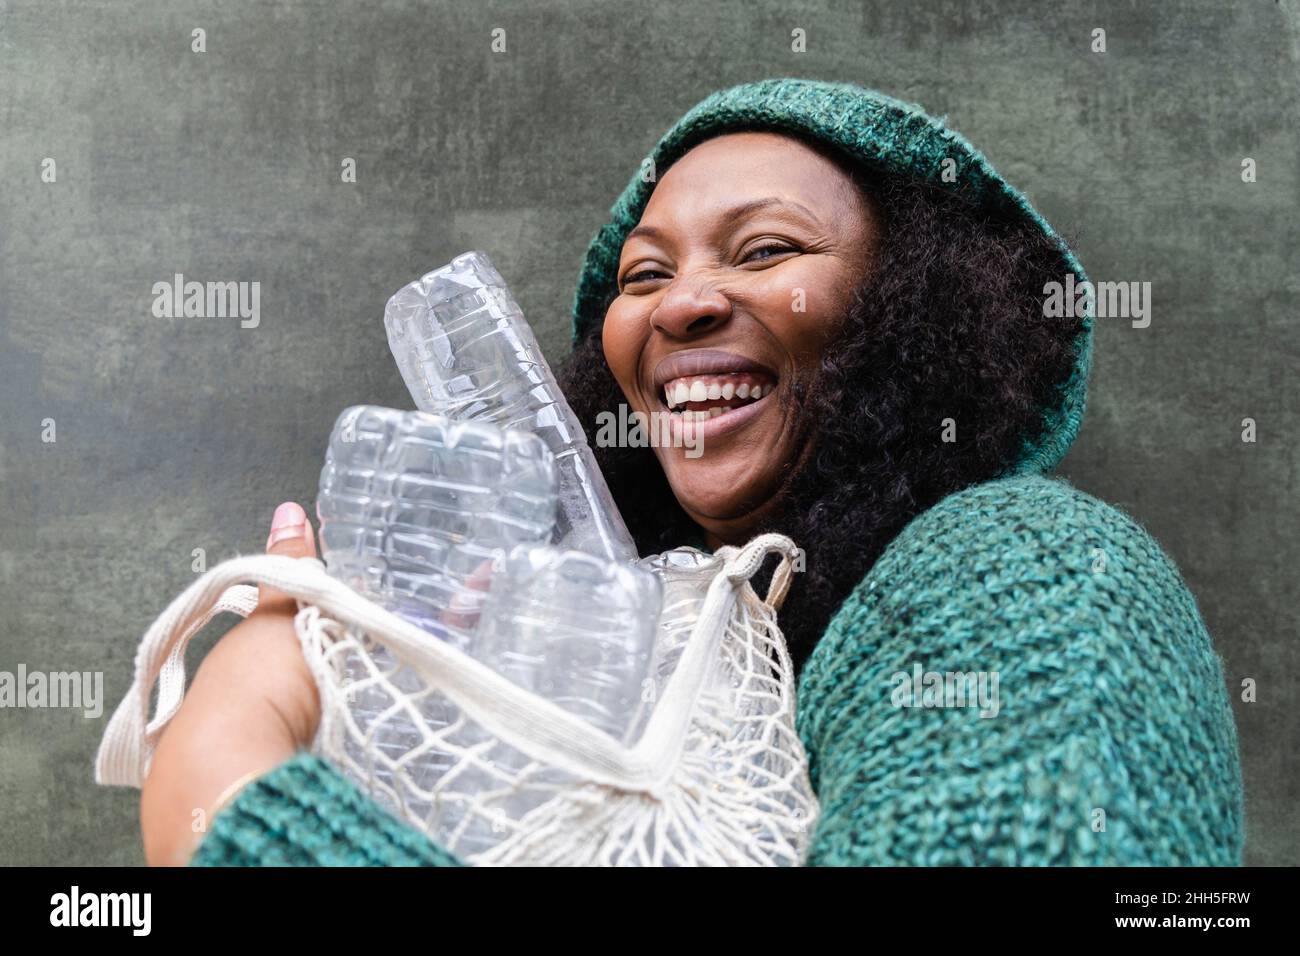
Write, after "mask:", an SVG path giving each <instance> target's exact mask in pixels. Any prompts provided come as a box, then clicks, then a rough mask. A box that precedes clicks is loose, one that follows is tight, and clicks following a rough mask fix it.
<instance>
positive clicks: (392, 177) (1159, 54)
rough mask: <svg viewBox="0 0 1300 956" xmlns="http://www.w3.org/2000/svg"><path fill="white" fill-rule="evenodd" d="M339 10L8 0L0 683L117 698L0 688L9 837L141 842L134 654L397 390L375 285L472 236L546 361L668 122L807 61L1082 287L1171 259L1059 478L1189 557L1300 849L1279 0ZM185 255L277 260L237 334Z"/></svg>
mask: <svg viewBox="0 0 1300 956" xmlns="http://www.w3.org/2000/svg"><path fill="white" fill-rule="evenodd" d="M342 6H343V5H341V4H338V5H336V4H334V3H332V2H289V0H278V2H264V3H258V4H248V5H245V4H230V3H216V2H209V3H195V2H188V0H186V2H177V0H148V2H142V3H133V4H129V5H128V4H124V3H122V4H113V3H90V2H53V0H23V2H0V411H2V414H0V670H11V671H12V670H14V669H15V668H16V667H17V665H18V664H19V663H24V664H26V665H27V667H29V668H31V669H43V670H51V669H58V670H67V669H77V670H87V671H94V670H99V671H103V673H104V680H105V696H106V698H107V708H106V713H105V714H104V716H102V717H101V718H99V719H98V720H90V719H86V718H84V717H83V716H80V715H79V714H74V713H72V712H69V711H66V710H6V711H2V712H0V862H4V863H39V862H59V863H82V864H92V863H136V862H139V861H140V860H141V859H142V857H141V852H140V848H139V837H138V829H137V822H136V814H137V795H136V793H135V792H134V791H128V790H107V789H101V788H98V787H95V786H93V785H92V784H91V782H90V781H91V769H90V768H91V758H92V755H93V754H94V751H95V747H96V744H97V742H98V740H99V737H100V735H101V733H102V732H103V729H104V726H105V723H106V721H107V717H108V712H107V709H111V707H112V706H113V705H115V704H116V703H117V701H118V700H119V699H120V698H121V696H122V694H123V692H124V691H125V689H126V687H127V684H128V677H129V673H130V667H131V660H132V655H133V653H134V650H135V645H136V641H137V639H138V638H139V635H140V634H141V633H142V631H143V630H144V628H145V626H146V625H147V624H148V623H149V622H150V621H151V620H152V618H153V617H154V616H155V615H156V614H157V613H158V611H159V610H160V609H161V607H162V606H163V605H164V604H165V602H166V601H167V600H169V599H170V598H171V597H172V595H174V594H175V593H176V592H177V591H178V590H180V589H181V588H182V587H183V586H185V585H186V584H187V583H188V582H189V581H191V580H192V579H193V577H194V574H193V572H192V570H191V565H192V561H193V558H192V551H193V549H195V548H203V549H205V551H206V555H207V560H208V562H209V564H213V563H215V562H216V561H218V560H220V559H223V558H226V557H230V556H231V555H234V554H235V553H237V552H244V553H247V552H254V551H257V550H259V549H260V547H261V545H262V543H263V541H264V539H265V536H266V532H267V525H268V522H269V519H270V514H271V511H272V509H273V508H274V507H275V505H276V504H277V503H278V502H280V501H281V500H283V499H286V498H294V499H296V500H298V501H301V502H304V503H310V502H312V501H314V497H315V488H316V482H317V478H318V474H319V468H320V462H321V458H322V455H323V452H324V445H325V440H326V436H327V434H328V430H329V427H330V424H331V422H332V421H333V419H334V417H335V415H336V414H337V413H338V411H339V410H340V409H342V408H343V407H344V406H346V405H349V404H352V403H356V402H377V403H381V404H388V405H406V404H407V400H406V397H405V394H404V390H403V388H402V385H401V382H400V380H399V379H398V376H397V374H396V372H395V371H394V369H393V366H392V364H391V362H390V359H389V355H388V351H387V348H386V345H385V341H384V335H383V331H382V328H381V324H380V316H381V314H382V309H383V303H384V301H385V299H386V298H387V296H388V295H389V294H390V293H392V292H393V291H394V290H396V289H397V288H398V287H399V286H401V285H402V284H403V283H405V282H407V281H409V280H410V279H411V278H413V277H415V276H417V275H419V274H420V273H421V272H423V271H424V270H426V269H428V268H430V267H431V266H434V265H437V264H441V263H442V262H444V261H446V260H447V259H449V258H450V257H451V256H452V255H454V254H456V253H458V252H461V251H463V250H465V249H468V248H475V247H481V248H485V249H487V250H489V251H490V253H491V254H492V255H493V257H494V258H495V260H496V261H497V263H498V265H499V267H500V268H501V270H502V271H503V273H504V274H505V275H506V277H507V279H508V280H509V281H510V282H511V284H512V286H513V288H514V290H515V292H516V294H517V295H518V297H519V299H520V301H521V303H522V304H523V306H524V309H525V312H526V313H527V314H528V315H529V317H530V318H531V320H532V321H533V323H534V325H535V326H536V327H537V329H538V332H539V335H540V337H541V339H542V342H543V345H544V346H545V348H546V349H547V351H548V353H549V354H550V355H551V356H552V357H553V358H558V357H560V356H561V355H562V354H563V352H564V349H565V346H566V322H567V312H568V307H569V304H570V301H571V297H572V294H573V286H574V282H575V280H576V277H577V272H578V267H579V263H580V261H581V257H582V254H583V251H584V249H585V246H586V243H587V240H588V239H589V238H590V236H591V234H592V233H593V231H594V230H595V229H596V228H597V227H598V225H599V224H600V223H601V222H603V215H604V213H605V212H606V210H607V209H608V207H609V205H610V203H611V202H612V201H613V199H614V197H615V196H616V195H617V193H618V191H619V189H621V187H622V186H623V185H624V184H625V183H626V181H627V180H628V178H629V177H630V176H631V175H632V174H633V172H634V171H635V170H636V167H637V163H638V161H639V159H640V158H641V157H642V156H643V155H644V154H645V152H646V151H647V150H648V148H649V147H650V146H651V144H652V143H653V142H654V141H655V139H656V138H657V137H658V136H659V135H660V134H661V133H662V132H663V131H664V130H665V129H666V128H667V127H668V126H669V125H670V124H671V123H672V121H673V120H674V119H676V118H677V117H678V116H679V115H680V114H681V113H682V112H684V111H685V110H686V109H687V108H688V107H690V106H691V105H692V104H693V103H695V102H696V101H697V100H698V99H700V98H701V97H702V96H704V95H705V94H707V93H708V92H710V91H711V90H713V89H715V88H717V87H720V86H723V85H728V84H731V83H734V82H740V81H744V80H748V79H756V78H760V77H764V76H772V75H789V74H793V75H802V76H811V77H818V78H825V79H836V80H853V81H857V82H861V83H865V84H867V85H872V86H875V87H878V88H880V89H882V90H885V91H888V92H890V93H893V94H894V95H896V96H899V97H902V98H904V99H908V100H913V101H916V102H919V103H921V104H922V105H923V106H925V107H926V108H927V109H929V110H930V111H931V112H933V113H935V114H938V115H942V116H947V118H948V119H949V121H950V122H951V123H952V124H953V125H954V126H955V127H956V128H957V129H959V130H961V131H962V132H964V133H965V134H966V135H967V136H968V137H969V138H970V139H972V140H973V141H974V142H975V143H976V144H977V145H979V146H980V147H981V148H983V149H984V150H985V151H986V152H987V153H988V155H989V156H990V158H991V159H992V161H993V162H994V164H995V165H996V166H998V167H999V168H1000V169H1001V170H1002V172H1003V173H1004V174H1005V175H1007V177H1008V178H1010V179H1011V180H1012V181H1013V182H1015V183H1016V184H1017V185H1019V186H1020V187H1021V188H1022V189H1024V190H1025V191H1026V192H1027V193H1028V195H1029V196H1030V197H1031V198H1032V199H1033V200H1034V202H1035V203H1036V204H1037V205H1038V206H1039V208H1041V209H1042V210H1043V211H1044V213H1045V214H1046V215H1047V216H1048V218H1049V219H1050V220H1051V221H1052V222H1053V223H1054V224H1056V225H1057V226H1058V228H1060V229H1061V230H1063V231H1064V232H1066V233H1067V234H1068V235H1071V236H1073V237H1075V238H1076V239H1077V243H1078V248H1079V251H1080V255H1081V259H1082V261H1083V263H1084V264H1085V266H1086V267H1087V268H1088V270H1089V271H1090V272H1091V273H1092V274H1093V276H1094V277H1095V278H1097V279H1109V280H1121V279H1122V280H1145V281H1150V282H1152V283H1153V296H1154V311H1153V317H1152V323H1151V326H1150V327H1149V328H1147V329H1134V328H1132V327H1130V326H1129V325H1128V324H1127V323H1125V322H1122V321H1110V322H1106V323H1102V324H1101V327H1100V329H1099V332H1098V336H1097V357H1096V367H1095V373H1094V377H1093V379H1092V391H1091V401H1090V406H1089V411H1088V416H1087V419H1086V423H1085V426H1084V428H1083V431H1082V434H1081V436H1080V438H1079V440H1078V443H1077V444H1076V446H1075V449H1074V451H1073V452H1072V453H1071V455H1070V456H1069V458H1068V459H1067V460H1066V462H1065V464H1064V466H1063V468H1062V472H1063V473H1064V474H1065V475H1066V476H1067V477H1068V478H1070V479H1071V480H1072V481H1073V482H1075V483H1076V484H1077V485H1079V486H1080V487H1082V488H1083V489H1085V490H1087V491H1089V492H1091V493H1093V494H1096V495H1098V496H1099V497H1101V498H1103V499H1105V500H1107V501H1110V502H1112V503H1115V504H1117V505H1119V506H1121V507H1123V508H1125V509H1126V510H1128V511H1130V512H1131V513H1132V514H1134V515H1135V516H1137V517H1138V518H1139V519H1140V520H1141V521H1142V522H1143V523H1144V524H1145V525H1146V526H1147V527H1148V528H1149V529H1150V530H1151V531H1152V532H1153V533H1154V534H1155V535H1156V537H1157V538H1158V539H1159V540H1160V541H1161V542H1162V543H1163V544H1164V546H1165V547H1166V548H1167V549H1168V550H1169V552H1170V553H1171V554H1172V555H1173V557H1174V558H1175V560H1176V561H1177V562H1178V564H1179V566H1180V567H1181V568H1182V570H1183V572H1184V574H1185V576H1186V578H1187V580H1188V582H1189V584H1190V585H1191V587H1192V589H1193V591H1194V592H1195V594H1196V595H1197V599H1198V601H1199V603H1200V607H1201V610H1202V612H1203V614H1204V616H1205V618H1206V620H1207V622H1208V624H1209V627H1210V630H1211V632H1212V633H1213V634H1214V636H1215V639H1216V641H1217V644H1218V648H1219V650H1220V652H1221V653H1222V655H1223V656H1224V659H1225V664H1226V672H1227V675H1228V680H1229V684H1230V686H1231V687H1232V688H1233V689H1234V697H1236V696H1237V695H1236V693H1235V689H1236V688H1238V687H1239V685H1240V682H1241V680H1242V679H1243V678H1245V677H1251V678H1254V679H1255V680H1256V681H1257V682H1258V701H1257V702H1256V703H1253V704H1247V703H1242V702H1240V701H1238V702H1237V703H1236V704H1235V709H1236V714H1237V720H1238V725H1239V728H1240V733H1241V741H1242V753H1243V759H1244V764H1245V772H1246V782H1247V791H1248V805H1247V813H1248V817H1247V821H1248V828H1249V844H1248V854H1247V859H1248V860H1249V861H1250V862H1253V863H1270V864H1271V863H1297V862H1300V832H1298V829H1300V828H1298V827H1297V817H1296V810H1295V807H1296V805H1297V800H1298V799H1300V774H1297V769H1296V757H1297V754H1300V721H1298V720H1297V718H1296V706H1297V694H1298V693H1300V688H1298V687H1297V679H1296V674H1297V673H1300V655H1298V654H1297V637H1296V611H1295V608H1296V603H1297V590H1296V568H1297V567H1298V566H1300V544H1298V541H1300V533H1298V532H1300V522H1298V521H1297V517H1296V500H1297V465H1298V464H1300V451H1297V447H1298V446H1297V444H1296V441H1295V433H1296V429H1297V424H1298V416H1297V401H1296V398H1297V394H1296V373H1297V367H1298V365H1300V362H1298V361H1297V359H1298V355H1297V352H1298V347H1297V336H1296V332H1295V320H1296V313H1295V306H1294V301H1295V296H1296V295H1297V293H1300V277H1298V276H1297V270H1296V248H1297V246H1298V245H1300V242H1297V240H1298V239H1300V226H1297V222H1298V221H1300V220H1298V218H1297V215H1296V213H1297V208H1298V206H1300V203H1298V202H1297V199H1298V198H1300V195H1298V193H1300V190H1298V188H1297V172H1296V157H1297V154H1298V152H1300V150H1298V149H1297V145H1298V144H1297V132H1296V130H1297V97H1296V89H1297V50H1298V42H1300V41H1298V36H1297V20H1298V19H1300V13H1298V7H1297V3H1296V2H1294V0H1287V2H1281V3H1274V2H1271V0H1250V2H1234V3H1226V2H1209V0H1206V2H1202V0H1197V2H1181V3H1169V4H1142V3H1127V2H1116V3H1107V2H1096V3H1086V4H1078V5H1073V4H1072V5H1069V7H1068V8H1067V9H1066V10H1064V11H1062V10H1058V9H1056V5H1055V4H1043V3H1039V2H1031V0H1017V2H1006V3H980V2H959V0H951V2H913V3H886V2H865V3H855V4H849V3H833V2H811V3H803V4H796V5H790V4H786V3H780V2H771V0H759V2H753V0H746V2H725V3H708V4H699V5H698V6H690V7H687V6H683V7H680V8H679V5H676V4H674V5H660V4H654V3H644V2H636V3H628V2H595V0H589V2H555V3H538V2H532V3H515V4H506V3H473V4H467V3H454V2H435V3H414V2H396V0H390V2H385V3H376V4H366V5H360V4H358V5H355V7H354V8H353V9H352V10H351V11H350V12H343V11H341V10H340V7H342ZM494 27H504V28H505V29H506V31H507V34H506V37H507V52H506V53H504V54H499V55H494V54H493V53H492V52H491V51H490V49H489V42H490V36H489V34H490V31H491V30H492V29H493V28H494ZM796 27H801V28H803V29H805V30H806V31H807V43H808V46H807V52H806V53H802V54H797V53H793V52H792V51H791V39H790V36H791V30H792V29H794V28H796ZM1097 27H1101V28H1104V29H1105V30H1106V33H1107V52H1106V53H1105V54H1104V55H1101V54H1096V53H1093V52H1091V51H1090V49H1089V44H1090V34H1091V31H1092V30H1093V29H1094V28H1097ZM194 28H203V29H204V30H206V48H207V51H206V52H205V53H195V52H192V51H191V31H192V30H193V29H194ZM46 157H51V158H53V159H54V160H55V162H56V167H55V169H56V173H57V180H56V182H54V183H46V182H42V179H41V175H40V174H41V163H42V160H43V159H44V158H46ZM344 157H352V158H354V159H355V160H356V163H357V182H356V183H355V184H344V183H342V182H340V163H341V161H342V160H343V158H344ZM1243 157H1251V158H1253V159H1255V160H1256V162H1257V164H1258V182H1256V183H1254V184H1249V185H1248V184H1245V183H1243V182H1242V181H1241V176H1240V170H1241V161H1242V159H1243ZM177 272H180V273H183V274H184V275H186V276H187V277H190V278H194V279H199V280H210V279H211V280H215V279H229V280H243V281H252V280H256V281H258V282H260V283H261V323H260V325H259V326H258V327H257V328H255V329H241V328H240V325H239V323H238V321H237V320H234V319H207V320H199V319H170V320H169V319H159V318H155V317H154V316H153V315H152V314H151V304H152V301H153V296H152V293H151V288H152V286H153V283H155V282H158V281H166V280H169V279H170V278H171V276H172V275H173V274H174V273H177ZM1245 417H1251V418H1254V419H1255V420H1256V421H1257V423H1258V439H1259V440H1258V442H1256V443H1254V444H1244V443H1243V442H1242V441H1241V439H1240V432H1241V420H1242V419H1243V418H1245ZM45 419H54V420H55V428H56V432H55V437H56V441H54V442H53V443H46V442H43V441H42V421H43V420H45ZM216 633H218V631H217V630H214V631H213V632H212V633H211V634H209V635H208V637H207V638H206V639H205V640H203V641H202V642H200V645H201V646H198V647H196V648H195V650H194V652H193V654H192V664H193V663H195V662H197V660H198V659H199V657H200V655H201V654H202V652H203V651H204V650H206V648H207V647H209V646H210V645H211V641H212V640H213V639H214V635H215V634H216Z"/></svg>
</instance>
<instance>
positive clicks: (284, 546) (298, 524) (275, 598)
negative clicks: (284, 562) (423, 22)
mask: <svg viewBox="0 0 1300 956" xmlns="http://www.w3.org/2000/svg"><path fill="white" fill-rule="evenodd" d="M266 553H267V554H280V555H284V556H285V557H288V558H314V557H315V556H316V535H315V533H313V531H312V528H311V522H310V521H309V520H307V512H305V511H304V510H303V509H302V507H301V506H300V505H298V504H297V503H296V502H293V501H286V502H285V503H284V504H282V505H280V507H278V508H276V509H275V514H274V515H273V516H272V517H271V533H270V534H269V535H267V538H266ZM296 610H297V604H296V603H295V602H294V600H293V598H291V597H289V596H288V595H287V594H284V593H282V592H280V591H276V590H275V589H274V588H268V587H266V586H265V585H263V586H260V587H259V588H258V589H257V613H259V614H261V613H266V612H274V613H288V614H292V613H294V612H295V611H296Z"/></svg>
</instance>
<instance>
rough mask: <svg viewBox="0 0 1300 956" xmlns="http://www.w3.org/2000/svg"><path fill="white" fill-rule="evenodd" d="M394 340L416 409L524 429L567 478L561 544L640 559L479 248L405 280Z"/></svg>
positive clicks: (395, 311)
mask: <svg viewBox="0 0 1300 956" xmlns="http://www.w3.org/2000/svg"><path fill="white" fill-rule="evenodd" d="M384 326H385V328H386V329H387V332H388V344H389V348H390V349H391V350H392V353H393V357H394V358H395V359H396V361H397V367H398V368H399V369H400V370H401V373H402V378H403V380H405V382H406V387H407V388H408V389H409V390H410V392H411V397H412V399H413V400H414V401H415V405H416V407H417V408H419V409H421V410H423V411H427V412H434V413H437V414H439V415H445V416H446V417H447V418H451V419H454V420H457V421H484V422H491V423H493V424H495V425H498V426H500V427H501V428H507V429H526V430H528V431H532V432H534V433H535V434H537V435H538V436H540V437H541V438H542V440H543V441H545V442H546V445H547V447H548V448H550V450H551V452H552V453H553V454H554V455H555V461H556V468H557V470H558V471H559V475H560V506H559V516H558V526H557V530H556V539H555V542H554V543H555V544H557V545H558V546H560V547H564V548H572V549H575V550H578V551H586V552H588V553H589V554H597V555H602V556H604V557H606V558H609V559H611V560H615V561H635V560H636V556H637V555H636V547H635V545H634V544H633V543H632V538H631V535H629V534H628V532H627V527H626V526H625V525H624V524H623V519H622V518H621V517H620V516H619V513H618V509H617V508H616V507H615V505H614V500H613V497H612V496H611V495H610V493H609V488H608V487H607V486H606V484H605V479H604V478H603V477H602V476H601V473H600V469H599V468H598V467H597V466H596V459H595V456H594V455H593V454H592V452H591V448H590V447H589V446H588V444H587V440H586V436H585V434H584V433H583V430H582V426H581V425H580V424H579V423H578V421H577V419H576V417H575V416H574V414H573V411H572V409H570V408H569V403H568V402H567V401H566V400H565V398H564V394H563V393H562V392H561V391H560V387H559V385H558V384H557V383H556V381H555V376H554V375H553V374H552V373H551V370H550V367H549V366H548V365H547V363H546V358H545V356H543V355H542V350H541V349H540V348H539V347H538V345H537V339H536V337H535V336H534V335H533V331H532V329H531V328H529V326H528V323H527V321H525V319H524V316H523V312H522V311H521V310H520V308H519V305H518V303H517V302H515V299H514V296H512V295H511V294H510V290H509V289H508V288H507V287H506V284H505V280H503V279H502V278H501V275H500V273H498V272H497V270H496V269H495V268H494V267H493V265H492V262H491V261H490V260H489V259H488V257H487V255H486V254H485V253H482V252H467V253H464V254H463V255H460V256H457V257H456V258H455V259H453V260H452V261H451V262H450V263H448V264H447V265H445V266H443V267H442V268H440V269H435V270H434V271H432V272H430V273H428V274H427V275H425V276H423V277H422V278H421V279H419V280H418V281H416V282H412V283H411V284H409V285H407V286H405V287H404V288H402V289H401V290H399V291H398V292H397V293H396V294H395V295H393V297H392V298H390V299H389V300H388V305H387V307H386V308H385V310H384Z"/></svg>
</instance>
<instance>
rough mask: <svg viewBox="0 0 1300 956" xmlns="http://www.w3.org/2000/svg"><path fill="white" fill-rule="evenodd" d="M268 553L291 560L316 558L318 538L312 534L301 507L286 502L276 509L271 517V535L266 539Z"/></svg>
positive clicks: (305, 513) (291, 502)
mask: <svg viewBox="0 0 1300 956" xmlns="http://www.w3.org/2000/svg"><path fill="white" fill-rule="evenodd" d="M266 553H267V554H282V555H284V556H285V557H289V558H314V557H315V556H316V536H315V535H313V534H312V531H311V523H310V522H308V520H307V512H305V511H303V510H302V506H301V505H299V504H297V503H296V502H293V501H286V502H285V503H284V504H282V505H280V507H278V508H276V509H275V514H274V515H272V517H271V533H270V534H269V535H267V538H266Z"/></svg>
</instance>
